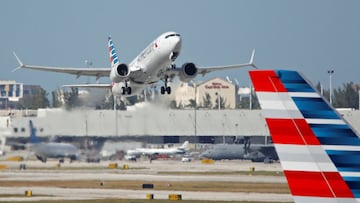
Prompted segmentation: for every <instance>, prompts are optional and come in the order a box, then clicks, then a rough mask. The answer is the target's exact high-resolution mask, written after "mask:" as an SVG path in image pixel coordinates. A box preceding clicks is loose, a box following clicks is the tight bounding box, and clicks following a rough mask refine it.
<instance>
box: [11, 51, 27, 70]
mask: <svg viewBox="0 0 360 203" xmlns="http://www.w3.org/2000/svg"><path fill="white" fill-rule="evenodd" d="M13 54H14V56H15V58H16V60H17V62H18V63H19V66H18V67H16V68H15V69H14V70H12V72H15V71H17V70H18V69H21V68H23V67H25V65H24V63H23V62H22V61H21V60H20V58H19V57H18V56H17V55H16V53H15V52H13Z"/></svg>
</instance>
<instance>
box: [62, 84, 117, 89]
mask: <svg viewBox="0 0 360 203" xmlns="http://www.w3.org/2000/svg"><path fill="white" fill-rule="evenodd" d="M63 87H69V88H73V87H75V88H78V87H80V88H81V87H82V88H100V89H109V88H111V87H112V85H111V84H74V85H63Z"/></svg>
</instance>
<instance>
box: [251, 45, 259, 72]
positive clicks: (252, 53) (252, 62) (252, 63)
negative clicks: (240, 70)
mask: <svg viewBox="0 0 360 203" xmlns="http://www.w3.org/2000/svg"><path fill="white" fill-rule="evenodd" d="M254 57H255V49H253V50H252V52H251V57H250V61H249V65H250V66H252V67H254V68H256V69H258V67H257V66H256V65H255V64H254Z"/></svg>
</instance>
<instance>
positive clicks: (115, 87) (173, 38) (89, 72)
mask: <svg viewBox="0 0 360 203" xmlns="http://www.w3.org/2000/svg"><path fill="white" fill-rule="evenodd" d="M107 46H108V49H109V51H108V52H109V57H110V63H111V68H64V67H47V66H35V65H26V64H24V63H23V62H22V61H21V60H20V58H19V57H18V56H17V55H16V53H15V52H14V56H15V58H16V60H17V61H18V63H19V67H17V68H16V69H14V71H15V70H17V69H21V68H27V69H32V70H41V71H50V72H60V73H68V74H73V75H76V77H77V78H78V77H80V76H95V77H96V80H98V79H99V78H101V77H110V79H111V82H112V83H111V84H98V83H96V84H78V85H64V87H85V88H86V87H89V88H109V89H111V91H112V94H113V96H132V95H137V94H139V93H141V92H142V91H143V90H144V89H145V88H146V87H147V86H151V85H153V84H154V83H157V82H158V81H160V80H162V81H164V85H163V86H161V89H160V92H161V94H165V93H167V94H170V93H171V87H170V86H169V84H168V83H169V81H171V80H172V79H173V78H174V77H175V76H178V77H179V78H180V80H181V81H183V82H189V81H191V80H192V79H193V78H195V77H196V76H197V75H198V74H200V75H203V76H204V75H205V74H207V73H210V72H213V71H219V70H229V69H235V68H240V67H247V66H252V67H254V68H256V66H255V65H254V63H253V60H254V54H255V51H254V50H253V52H252V54H251V57H250V61H249V63H246V64H234V65H225V66H210V67H203V68H198V66H196V65H195V64H194V63H192V62H187V63H184V64H183V65H182V66H180V67H177V66H176V65H175V64H174V61H175V59H176V58H177V57H178V56H179V54H180V51H181V46H182V39H181V36H180V34H179V33H177V32H165V33H163V34H161V35H160V36H159V37H157V38H156V39H155V40H154V41H152V42H151V43H150V44H149V45H148V46H147V47H146V48H145V49H144V50H143V51H142V52H140V54H139V55H137V56H136V57H135V59H134V60H132V61H131V62H130V63H129V64H126V63H122V62H120V60H119V56H118V54H117V53H116V50H115V46H114V43H113V41H112V38H111V37H108V44H107Z"/></svg>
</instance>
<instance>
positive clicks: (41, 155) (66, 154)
mask: <svg viewBox="0 0 360 203" xmlns="http://www.w3.org/2000/svg"><path fill="white" fill-rule="evenodd" d="M29 125H30V130H31V134H30V149H31V151H33V152H34V154H35V156H36V157H37V158H38V159H39V160H40V161H42V162H44V163H45V162H46V161H47V158H56V159H60V161H63V160H64V158H70V161H73V160H76V159H78V158H79V155H80V151H79V149H78V148H77V147H76V146H74V145H72V144H68V143H56V142H48V143H43V142H41V141H40V139H39V138H38V137H37V136H36V128H34V125H33V123H32V121H31V120H30V121H29Z"/></svg>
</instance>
